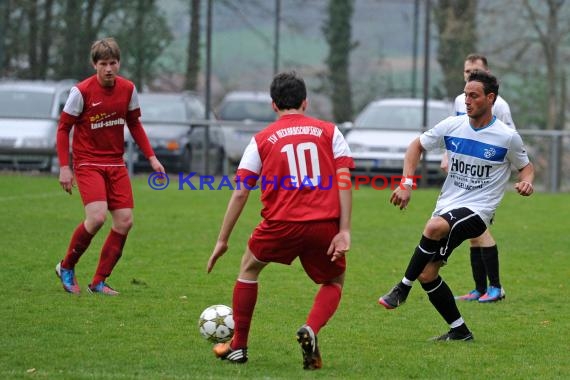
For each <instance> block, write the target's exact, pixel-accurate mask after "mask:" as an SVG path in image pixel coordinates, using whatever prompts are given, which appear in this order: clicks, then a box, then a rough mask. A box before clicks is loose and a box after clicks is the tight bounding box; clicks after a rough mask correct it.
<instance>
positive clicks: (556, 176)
mask: <svg viewBox="0 0 570 380" xmlns="http://www.w3.org/2000/svg"><path fill="white" fill-rule="evenodd" d="M551 136H552V138H551V140H550V148H551V149H550V160H549V161H550V173H549V174H550V175H549V177H550V181H549V182H550V186H549V190H550V192H551V193H557V192H558V191H560V174H561V170H560V160H561V153H562V151H561V142H562V136H561V134H560V133H555V134H552V135H551Z"/></svg>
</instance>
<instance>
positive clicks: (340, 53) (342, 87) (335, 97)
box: [322, 0, 356, 122]
mask: <svg viewBox="0 0 570 380" xmlns="http://www.w3.org/2000/svg"><path fill="white" fill-rule="evenodd" d="M353 11H354V1H353V0H329V3H328V19H327V20H326V21H325V24H324V25H323V28H322V30H323V34H324V36H325V39H326V41H327V43H328V45H329V53H328V56H327V58H326V64H327V67H328V71H327V74H326V77H325V78H326V79H325V82H326V84H325V88H326V89H328V91H327V92H328V94H329V96H330V98H331V102H332V108H333V119H334V120H335V121H337V122H342V121H347V120H351V119H352V93H351V86H350V77H349V67H350V52H351V50H352V49H354V48H355V47H356V44H355V43H353V42H352V41H351V38H352V29H351V28H352V26H351V17H352V13H353Z"/></svg>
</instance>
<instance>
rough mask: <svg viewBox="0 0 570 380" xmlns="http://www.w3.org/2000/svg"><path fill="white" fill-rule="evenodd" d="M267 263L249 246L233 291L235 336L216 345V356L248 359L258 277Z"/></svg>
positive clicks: (241, 361) (232, 360) (238, 359)
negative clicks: (258, 258)
mask: <svg viewBox="0 0 570 380" xmlns="http://www.w3.org/2000/svg"><path fill="white" fill-rule="evenodd" d="M267 264H268V263H265V262H261V261H259V260H257V259H256V258H255V256H254V255H253V253H252V252H251V250H250V249H249V247H247V248H246V250H245V253H244V255H243V257H242V260H241V266H240V272H239V276H238V279H237V281H236V283H235V285H234V291H233V301H232V308H233V318H234V336H233V338H232V340H231V341H230V342H226V343H218V344H216V345H215V346H214V348H213V351H214V354H215V355H216V357H218V358H220V359H223V360H228V361H231V362H234V363H245V362H246V361H247V343H248V337H249V329H250V326H251V320H252V317H253V311H254V309H255V304H256V303H257V292H258V284H257V279H258V277H259V273H261V271H262V270H263V268H265V266H266V265H267Z"/></svg>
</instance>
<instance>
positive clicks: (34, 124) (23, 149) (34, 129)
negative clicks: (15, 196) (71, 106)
mask: <svg viewBox="0 0 570 380" xmlns="http://www.w3.org/2000/svg"><path fill="white" fill-rule="evenodd" d="M75 83H76V81H74V80H64V81H59V82H52V81H2V82H0V167H1V168H5V169H16V170H19V169H35V170H46V171H49V170H56V168H57V154H56V151H55V145H56V133H57V123H58V120H59V115H60V113H61V111H62V109H63V106H64V105H65V101H66V100H67V97H68V95H69V91H70V90H71V87H73V85H74V84H75Z"/></svg>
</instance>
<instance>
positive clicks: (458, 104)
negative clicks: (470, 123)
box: [453, 94, 516, 129]
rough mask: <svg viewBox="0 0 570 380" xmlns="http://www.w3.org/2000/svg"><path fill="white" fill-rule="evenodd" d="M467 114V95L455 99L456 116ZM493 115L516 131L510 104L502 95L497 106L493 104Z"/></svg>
mask: <svg viewBox="0 0 570 380" xmlns="http://www.w3.org/2000/svg"><path fill="white" fill-rule="evenodd" d="M466 113H467V108H466V107H465V94H459V95H457V97H456V98H455V102H454V103H453V114H454V115H455V116H458V115H465V114H466ZM493 115H495V116H497V119H499V120H501V121H502V122H503V123H505V124H506V125H507V126H509V127H511V128H513V129H516V126H515V123H514V121H513V117H512V116H511V108H510V107H509V103H507V101H506V100H505V99H503V98H501V95H499V96H497V100H495V104H493Z"/></svg>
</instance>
